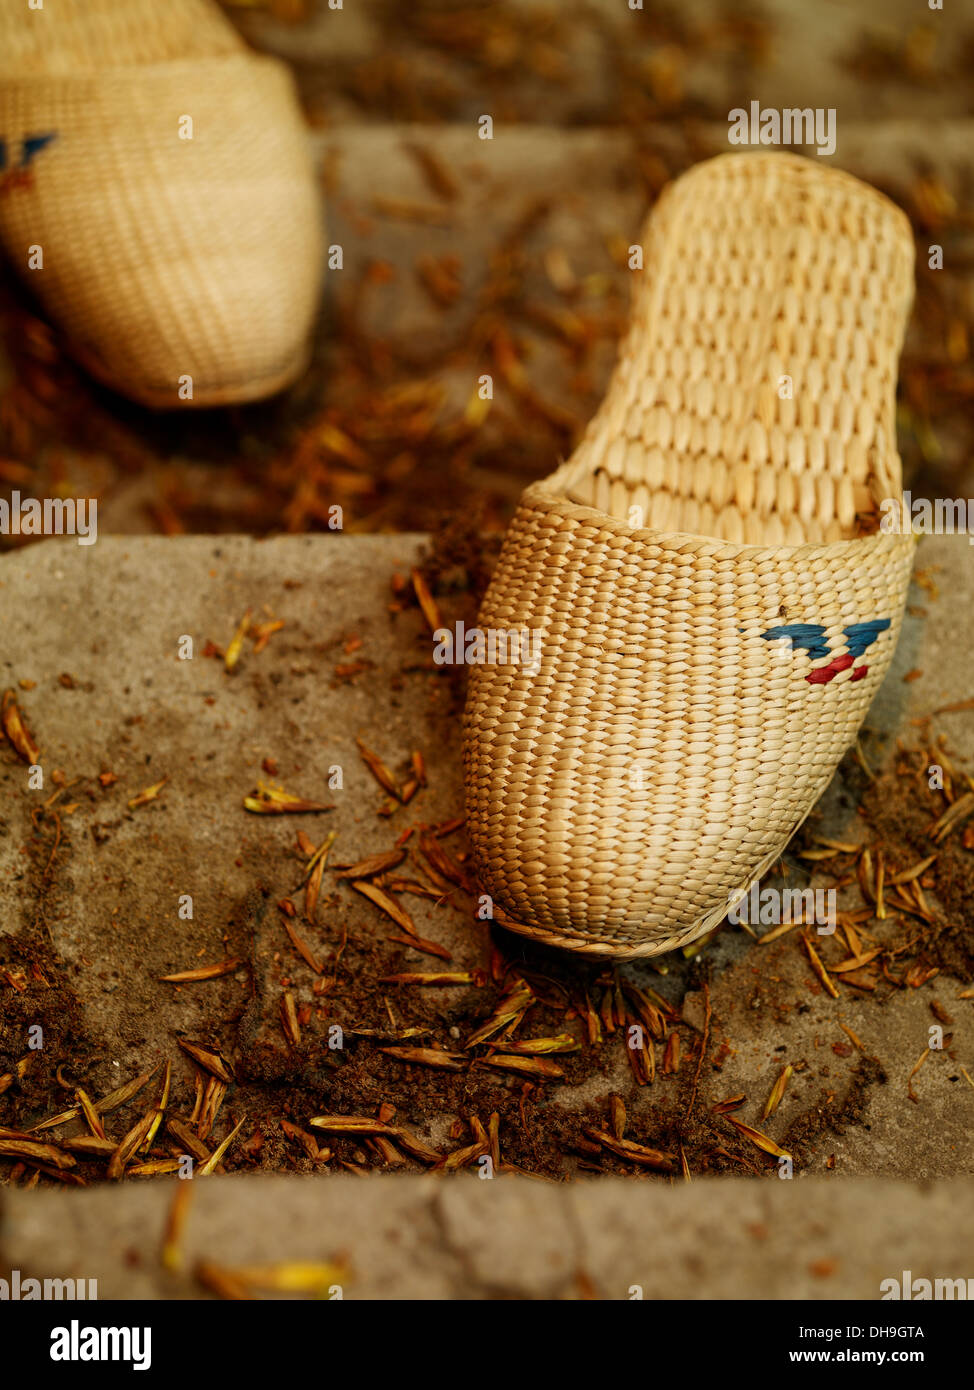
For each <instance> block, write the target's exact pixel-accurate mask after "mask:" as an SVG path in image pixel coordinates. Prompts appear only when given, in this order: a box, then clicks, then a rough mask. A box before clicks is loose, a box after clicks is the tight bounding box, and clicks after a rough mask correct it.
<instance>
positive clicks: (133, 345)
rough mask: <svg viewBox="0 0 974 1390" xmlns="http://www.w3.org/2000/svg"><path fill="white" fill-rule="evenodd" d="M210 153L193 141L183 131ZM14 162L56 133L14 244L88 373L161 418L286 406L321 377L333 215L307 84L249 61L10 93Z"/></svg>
mask: <svg viewBox="0 0 974 1390" xmlns="http://www.w3.org/2000/svg"><path fill="white" fill-rule="evenodd" d="M185 115H189V116H191V117H192V120H193V129H194V138H193V139H191V140H187V139H180V138H179V136H178V131H179V123H180V120H181V118H182V117H183V116H185ZM0 130H2V131H3V132H4V135H5V137H6V139H7V142H8V148H13V149H17V148H18V147H19V145H20V142H22V141H23V140H24V139H27V138H29V137H32V136H36V135H38V133H42V132H43V133H46V132H52V133H54V137H55V138H54V139H53V140H52V141H51V142H50V143H49V144H48V145H47V146H46V147H45V148H43V149H42V150H41V151H40V152H39V153H38V154H37V155H36V156H35V157H34V159H33V160H32V162H31V165H30V170H31V173H30V180H29V182H28V183H27V184H25V185H24V186H18V187H14V188H12V189H10V190H8V191H7V193H6V196H4V197H3V198H2V199H0V239H2V242H3V246H4V249H5V250H6V252H7V254H8V256H9V258H10V260H11V262H12V263H13V264H14V266H16V267H17V268H18V269H20V270H26V267H27V264H28V248H29V247H31V246H35V245H36V246H41V247H42V248H43V255H44V264H43V269H42V270H35V271H26V276H25V278H26V279H27V281H28V283H29V284H30V286H31V288H32V290H33V291H34V292H35V293H36V294H37V295H38V297H39V298H40V299H41V301H42V302H43V303H44V305H45V307H46V308H47V310H48V312H49V313H50V315H51V316H52V317H53V318H55V319H57V320H58V321H59V322H60V324H61V325H62V327H63V328H64V329H65V330H66V333H67V335H68V339H69V346H70V347H71V349H72V351H73V352H74V353H75V355H76V356H78V357H79V358H80V360H81V361H82V362H83V363H84V365H85V366H87V367H88V369H89V370H90V371H91V372H92V373H93V374H94V375H95V376H98V377H99V378H101V379H102V380H104V381H106V382H108V384H109V385H111V386H113V387H114V388H115V389H117V390H122V391H124V392H125V393H126V394H128V395H131V396H133V397H134V398H135V399H137V400H140V401H142V402H144V403H146V404H149V405H158V406H164V407H165V406H169V407H175V406H177V405H180V404H181V401H180V398H179V397H178V395H177V391H178V386H179V378H180V377H183V376H184V375H189V376H191V377H192V378H193V401H192V403H193V404H196V405H214V404H221V403H226V402H230V401H235V400H248V399H252V398H255V397H258V396H261V395H266V394H269V393H270V392H271V391H272V390H276V389H279V388H280V387H281V386H283V385H285V384H286V383H287V382H288V381H289V380H291V379H292V378H293V377H294V376H296V375H297V374H298V373H299V372H300V371H301V370H302V369H303V367H304V365H305V362H306V353H307V346H306V345H307V341H308V338H309V336H310V330H311V325H312V321H313V316H314V312H315V307H316V302H317V294H318V288H319V277H320V263H321V246H322V229H321V214H320V209H319V202H318V196H317V191H316V188H315V182H314V176H313V170H312V165H311V159H310V154H309V150H308V143H307V137H306V133H305V129H304V126H303V123H302V120H301V115H300V112H299V109H298V106H297V102H296V99H295V95H294V90H293V84H292V81H291V77H290V74H289V73H288V72H287V70H286V69H285V68H284V67H283V66H282V65H281V64H279V63H277V62H275V61H273V60H271V59H263V58H258V57H254V56H253V55H251V54H249V53H247V52H241V53H239V54H233V55H230V56H224V57H213V58H201V59H197V60H194V61H188V62H178V63H177V62H170V63H160V64H155V65H152V66H148V67H131V68H117V69H110V70H106V71H104V72H101V73H99V74H97V75H93V76H89V77H71V78H61V77H49V78H44V79H32V78H26V79H18V80H15V81H10V80H8V81H6V82H3V83H0Z"/></svg>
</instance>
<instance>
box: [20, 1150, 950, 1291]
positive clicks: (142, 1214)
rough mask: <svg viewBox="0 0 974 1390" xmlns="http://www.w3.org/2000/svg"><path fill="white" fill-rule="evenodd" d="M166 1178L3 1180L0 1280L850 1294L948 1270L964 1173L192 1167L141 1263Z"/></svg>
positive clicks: (157, 1221)
mask: <svg viewBox="0 0 974 1390" xmlns="http://www.w3.org/2000/svg"><path fill="white" fill-rule="evenodd" d="M172 1198H173V1187H172V1184H151V1185H143V1186H139V1185H137V1184H126V1185H125V1186H123V1187H121V1188H118V1187H107V1188H106V1187H102V1188H97V1189H91V1190H88V1191H85V1192H43V1193H26V1192H18V1191H12V1192H9V1193H5V1194H4V1196H3V1199H2V1201H0V1277H9V1272H10V1271H11V1270H13V1269H19V1270H20V1273H21V1278H22V1279H24V1278H27V1277H34V1278H41V1279H43V1278H74V1279H79V1278H85V1279H97V1281H98V1295H99V1298H102V1299H109V1298H130V1299H160V1298H161V1299H173V1298H176V1299H179V1298H193V1297H200V1296H206V1295H205V1294H203V1291H202V1289H201V1287H200V1285H199V1283H198V1282H197V1281H196V1278H195V1275H194V1270H195V1267H196V1264H197V1262H198V1261H210V1262H214V1263H217V1264H219V1265H220V1266H221V1267H223V1268H225V1269H228V1270H234V1269H241V1268H243V1267H246V1266H253V1265H267V1264H274V1263H277V1262H286V1261H317V1262H327V1263H335V1264H337V1265H338V1266H339V1267H340V1268H341V1269H342V1270H343V1274H342V1276H341V1279H340V1287H341V1290H342V1296H343V1297H344V1298H346V1299H381V1300H388V1299H579V1298H598V1299H606V1300H614V1299H617V1300H626V1299H632V1298H639V1297H642V1298H643V1299H669V1300H677V1299H679V1300H697V1299H705V1298H706V1299H713V1298H719V1299H722V1298H728V1299H735V1298H740V1297H742V1296H745V1295H746V1296H747V1297H749V1298H753V1299H801V1300H805V1299H809V1300H814V1299H834V1298H839V1299H863V1300H867V1301H875V1300H878V1299H879V1298H880V1297H881V1288H880V1285H881V1282H882V1281H883V1280H884V1279H889V1278H894V1279H897V1280H899V1279H900V1277H901V1274H902V1271H903V1270H910V1271H911V1272H912V1275H913V1277H914V1279H921V1278H927V1279H931V1280H932V1279H935V1278H951V1279H958V1278H962V1279H968V1278H971V1277H972V1276H974V1261H972V1255H971V1244H970V1238H969V1230H970V1218H971V1213H972V1211H974V1183H972V1182H971V1181H970V1180H955V1181H952V1182H936V1183H928V1184H922V1183H912V1182H902V1181H901V1182H895V1181H893V1182H870V1181H866V1180H863V1179H857V1180H853V1181H850V1182H845V1183H834V1182H828V1181H826V1180H824V1179H821V1178H819V1179H808V1180H805V1181H796V1180H792V1181H790V1182H788V1181H782V1182H778V1181H774V1180H772V1181H771V1182H766V1183H751V1182H748V1181H747V1180H746V1179H737V1178H733V1179H726V1180H714V1179H711V1180H708V1181H703V1182H697V1183H692V1184H691V1185H689V1186H686V1185H684V1184H678V1185H676V1186H667V1185H655V1184H653V1183H651V1182H636V1183H631V1182H628V1181H625V1180H619V1179H609V1180H607V1181H604V1182H599V1181H587V1182H582V1183H577V1184H574V1185H573V1186H570V1187H566V1186H558V1185H555V1186H551V1185H549V1184H546V1183H534V1182H529V1181H526V1180H524V1179H519V1178H505V1177H499V1178H496V1179H494V1180H492V1181H481V1180H479V1179H478V1178H476V1177H474V1176H471V1175H464V1176H460V1177H458V1178H453V1179H447V1180H437V1179H435V1178H415V1177H403V1178H391V1177H380V1178H375V1179H372V1180H369V1181H367V1182H360V1181H358V1180H356V1179H353V1178H337V1179H336V1178H331V1177H324V1176H323V1177H321V1178H320V1179H317V1178H286V1177H272V1176H266V1177H227V1178H217V1179H205V1178H203V1179H198V1180H196V1181H195V1183H194V1187H193V1192H192V1197H191V1202H190V1207H189V1213H188V1216H187V1219H186V1222H185V1225H184V1227H183V1234H182V1238H181V1241H180V1256H181V1261H182V1268H181V1269H180V1271H179V1272H178V1273H177V1272H167V1271H164V1270H163V1269H162V1267H161V1262H160V1249H161V1245H162V1240H163V1232H164V1229H165V1225H166V1220H167V1215H168V1212H169V1208H170V1203H171V1202H172Z"/></svg>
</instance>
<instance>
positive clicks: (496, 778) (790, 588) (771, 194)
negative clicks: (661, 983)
mask: <svg viewBox="0 0 974 1390" xmlns="http://www.w3.org/2000/svg"><path fill="white" fill-rule="evenodd" d="M643 245H644V255H645V269H644V271H643V273H642V276H641V281H640V285H639V289H638V291H637V293H636V298H635V304H634V311H633V317H632V323H631V327H630V330H629V332H628V334H627V337H626V339H625V342H624V345H623V348H622V353H621V357H620V361H619V363H618V366H617V368H616V371H615V374H614V375H613V378H612V381H611V383H610V386H609V390H608V394H607V396H606V398H605V400H604V402H603V404H602V406H601V408H600V409H599V411H598V413H597V415H596V416H595V418H594V419H593V421H592V422H591V425H590V426H589V428H588V430H587V433H586V436H585V438H584V440H583V442H582V443H581V444H580V446H579V447H578V449H577V450H576V452H575V454H574V455H573V457H572V458H571V459H570V460H569V461H568V462H567V463H566V464H564V465H563V466H562V467H561V468H559V469H558V471H557V472H556V473H554V474H553V475H552V476H551V477H550V478H548V479H547V480H546V481H544V482H541V483H537V484H534V485H532V486H531V487H529V488H528V489H527V490H526V492H525V493H524V495H523V497H522V499H521V503H520V505H519V508H518V511H517V513H516V515H515V517H514V520H513V522H512V524H511V527H510V530H509V532H508V535H507V537H506V540H505V544H504V548H503V550H502V553H501V557H500V560H499V562H498V565H497V569H496V572H495V575H494V577H493V579H492V582H491V585H490V588H489V590H488V592H487V595H486V598H485V600H484V604H483V607H482V611H481V614H480V618H479V626H480V628H481V630H482V631H484V632H485V633H486V634H487V635H488V636H489V634H490V633H491V632H494V633H498V632H504V633H509V632H511V631H512V630H514V631H521V630H522V629H532V630H533V632H532V634H531V639H532V640H533V641H535V642H537V643H538V644H539V646H538V647H537V648H533V649H532V648H530V645H529V643H528V642H527V641H526V642H525V643H524V644H523V646H522V648H521V652H520V656H521V657H522V658H523V655H524V652H525V650H531V651H532V655H533V658H535V659H532V660H530V661H525V660H523V659H522V660H521V661H520V663H519V664H518V663H515V662H513V661H509V664H503V665H502V664H494V665H491V664H481V665H475V666H472V667H471V672H470V687H469V696H468V701H467V707H466V711H465V717H464V725H465V728H464V735H465V738H464V762H465V778H466V792H467V820H468V828H469V832H470V836H471V840H472V844H473V846H474V851H475V854H476V858H477V860H478V865H479V869H480V872H481V875H482V879H483V882H484V885H485V887H486V889H487V891H488V892H489V893H490V894H491V896H492V898H493V899H494V902H495V904H496V907H497V909H499V910H497V911H496V915H497V917H498V918H499V919H500V920H502V921H504V922H505V925H509V926H512V927H514V928H515V929H516V930H518V931H521V932H523V933H525V934H526V935H529V936H533V937H536V938H537V939H538V940H540V941H544V942H547V943H550V944H553V945H557V946H563V947H567V948H569V949H572V950H576V951H582V952H587V953H593V954H606V955H618V956H651V955H656V954H659V953H660V952H663V951H667V950H671V949H673V948H674V947H677V946H681V945H685V944H686V943H688V942H690V941H693V940H694V939H695V938H696V937H699V936H701V935H702V934H703V933H705V932H707V931H708V930H709V929H710V928H711V927H713V926H715V925H716V924H717V923H719V922H720V921H721V919H722V918H723V917H724V915H725V914H726V912H727V911H728V908H729V907H730V906H732V905H733V904H734V902H735V901H736V899H737V898H739V897H740V896H741V894H743V892H744V891H745V890H746V889H747V888H748V887H749V886H750V884H751V883H752V882H753V881H754V880H755V879H757V878H758V877H760V875H761V874H762V873H764V872H765V871H766V870H767V869H768V868H769V867H770V865H771V864H772V863H773V862H774V860H775V859H776V858H777V856H778V855H779V854H780V852H781V850H782V849H783V848H784V846H785V845H786V844H787V842H788V840H789V838H790V837H791V836H792V835H793V834H794V832H795V830H796V829H797V828H798V827H799V825H801V823H802V821H803V820H804V819H805V817H806V816H807V815H808V813H809V811H810V810H811V808H812V807H813V805H814V804H815V801H816V799H817V798H818V797H819V795H820V794H821V792H822V791H823V790H824V789H825V787H826V785H827V783H828V782H829V779H830V778H831V776H832V774H833V772H834V770H835V768H836V765H837V764H838V762H839V760H840V758H841V757H842V755H843V753H844V752H845V751H846V749H847V748H848V747H849V745H850V744H851V742H852V741H853V740H854V738H855V736H856V732H857V730H858V728H859V726H860V724H861V722H862V719H863V717H864V715H865V713H866V710H867V708H868V706H869V703H870V701H871V699H872V697H873V695H874V694H875V693H876V690H877V687H878V686H879V684H880V681H881V680H882V677H883V674H884V672H885V671H886V669H887V667H888V666H889V662H890V658H891V656H892V654H893V649H894V647H895V644H896V640H897V636H898V633H899V627H900V620H901V617H902V611H903V606H904V601H905V597H906V590H907V585H908V582H909V577H910V570H911V566H912V558H913V547H914V540H913V537H912V536H910V535H905V536H902V535H893V534H887V533H883V532H880V530H879V514H878V508H879V504H880V502H881V501H882V499H883V498H886V497H889V496H897V497H898V496H899V494H900V462H899V457H898V455H897V452H896V441H895V433H894V395H895V383H896V362H897V357H898V354H899V350H900V347H901V344H902V338H903V333H904V329H905V324H906V319H907V317H908V313H909V308H910V303H911V299H912V287H913V240H912V236H911V233H910V227H909V224H908V222H907V219H906V218H905V216H904V215H903V214H902V213H901V212H900V211H899V210H898V209H896V208H895V207H894V206H893V205H892V204H891V203H889V202H888V201H887V200H886V199H885V198H883V197H882V196H881V195H880V194H878V193H877V192H876V191H875V190H873V189H871V188H869V187H867V186H865V185H864V184H862V183H860V182H858V181H857V180H856V179H854V178H852V177H851V176H849V175H847V174H844V173H841V172H838V171H835V170H830V169H823V168H822V167H821V166H820V165H818V164H817V163H814V162H812V161H809V160H806V159H803V158H801V157H799V156H794V155H787V154H771V155H768V154H753V155H751V154H735V155H723V156H721V157H719V158H717V159H715V160H711V161H708V162H706V163H704V164H700V165H698V166H696V167H695V168H694V169H692V170H691V171H690V172H689V173H688V174H686V175H684V176H683V177H682V178H680V179H679V180H677V181H676V183H674V184H673V185H671V186H670V188H669V189H668V190H667V191H666V192H665V194H664V195H663V197H662V198H661V200H660V202H659V204H658V205H657V207H656V209H655V210H654V212H653V214H652V216H651V217H650V219H649V223H648V225H647V227H646V229H645V232H644V238H643ZM495 650H496V648H495ZM488 651H489V647H488ZM516 654H517V653H516ZM508 655H509V653H508Z"/></svg>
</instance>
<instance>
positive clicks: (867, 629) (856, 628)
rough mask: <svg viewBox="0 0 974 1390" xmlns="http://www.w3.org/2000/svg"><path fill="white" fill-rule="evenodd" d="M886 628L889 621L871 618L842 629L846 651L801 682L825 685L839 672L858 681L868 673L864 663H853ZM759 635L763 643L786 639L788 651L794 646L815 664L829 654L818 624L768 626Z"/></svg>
mask: <svg viewBox="0 0 974 1390" xmlns="http://www.w3.org/2000/svg"><path fill="white" fill-rule="evenodd" d="M888 627H889V618H873V619H872V620H871V621H870V622H867V623H851V624H850V625H849V627H847V628H843V634H844V636H845V639H846V641H845V646H846V650H845V651H843V652H840V653H839V655H838V656H833V657H832V660H831V661H830V662H829V664H828V665H827V666H816V668H815V670H814V671H810V672H809V673H808V675H807V676H806V677H805V679H806V680H807V681H808V682H809V684H810V685H828V683H829V681H832V680H835V678H836V676H838V675H839V674H840V673H841V672H842V671H849V668H850V666H851V667H853V669H852V670H851V671H849V679H850V681H860V680H862V678H863V676H864V675H865V674H866V672H867V671H868V670H869V667H868V666H867V665H865V664H863V665H862V666H855V665H854V663H855V662H856V660H857V659H858V658H859V657H860V656H862V655H864V653H865V652H866V650H867V648H868V647H871V646H872V644H873V643H874V642H875V641H876V638H877V637H878V636H879V634H880V633H881V632H885V631H886V629H887V628H888ZM761 636H762V637H763V638H764V640H765V641H766V642H777V641H780V640H781V639H782V638H783V637H785V638H787V639H788V640H789V641H790V643H791V645H792V648H795V647H798V648H800V649H801V650H803V651H806V652H807V653H808V659H809V661H819V660H821V659H822V658H823V657H827V656H829V655H830V654H831V652H832V648H831V647H830V646H829V644H828V642H827V641H826V640H825V628H824V627H822V626H821V624H819V623H787V624H785V626H784V627H772V628H769V629H768V631H767V632H762V633H761Z"/></svg>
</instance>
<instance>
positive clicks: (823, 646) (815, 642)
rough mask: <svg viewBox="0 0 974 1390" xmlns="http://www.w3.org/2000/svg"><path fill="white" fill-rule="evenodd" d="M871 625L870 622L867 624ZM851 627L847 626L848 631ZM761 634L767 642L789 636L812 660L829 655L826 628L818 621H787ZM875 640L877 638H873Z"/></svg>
mask: <svg viewBox="0 0 974 1390" xmlns="http://www.w3.org/2000/svg"><path fill="white" fill-rule="evenodd" d="M865 626H867V627H868V626H870V624H868V623H867V624H865ZM848 630H849V629H848V628H847V629H846V631H848ZM761 636H762V637H763V638H764V640H765V641H766V642H776V641H778V640H779V639H780V638H782V637H787V638H789V639H790V641H791V645H792V646H793V647H803V648H805V650H807V652H808V658H809V660H810V661H817V660H818V659H819V657H822V656H828V654H829V648H828V643H826V642H823V641H822V638H823V637H824V636H825V628H824V627H822V626H820V624H818V623H787V624H786V625H785V626H784V627H773V628H770V629H769V630H768V631H767V632H762V633H761ZM872 640H875V639H872Z"/></svg>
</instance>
